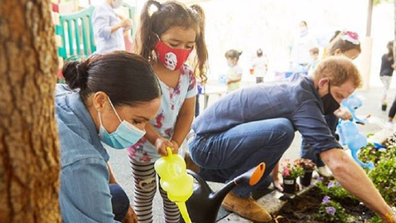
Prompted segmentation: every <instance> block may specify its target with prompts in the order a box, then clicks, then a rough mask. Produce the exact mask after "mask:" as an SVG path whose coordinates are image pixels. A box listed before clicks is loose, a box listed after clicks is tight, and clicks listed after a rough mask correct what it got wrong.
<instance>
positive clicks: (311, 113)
mask: <svg viewBox="0 0 396 223" xmlns="http://www.w3.org/2000/svg"><path fill="white" fill-rule="evenodd" d="M282 117H283V118H287V119H289V120H290V121H291V123H292V124H293V126H294V128H295V129H296V130H298V131H299V132H300V133H301V135H302V136H303V137H304V139H305V140H306V141H307V142H308V143H309V144H310V145H311V146H312V147H313V148H314V149H315V150H316V152H317V153H320V152H322V151H325V150H328V149H332V148H342V147H341V145H340V144H339V143H338V142H337V141H336V139H335V138H334V137H333V135H332V134H331V132H330V130H329V127H328V125H327V124H326V121H325V119H324V117H323V104H322V101H321V99H320V96H319V94H318V92H317V90H316V89H315V87H314V84H313V81H312V80H311V79H310V78H308V77H305V76H300V75H299V74H295V75H293V76H292V77H290V78H289V79H288V80H287V81H285V82H281V83H277V84H259V85H255V86H252V87H247V88H243V89H241V90H238V91H236V92H233V93H230V94H228V95H226V96H224V97H223V98H221V99H220V100H218V101H217V102H215V103H214V104H213V105H212V106H210V107H209V108H207V109H206V110H205V111H204V112H203V114H200V115H199V116H198V118H197V119H196V120H195V121H194V123H193V129H194V131H195V133H196V134H198V135H199V134H212V133H217V132H222V131H226V130H228V129H230V128H232V127H234V126H237V125H239V124H242V123H246V122H251V121H257V120H264V119H271V118H282Z"/></svg>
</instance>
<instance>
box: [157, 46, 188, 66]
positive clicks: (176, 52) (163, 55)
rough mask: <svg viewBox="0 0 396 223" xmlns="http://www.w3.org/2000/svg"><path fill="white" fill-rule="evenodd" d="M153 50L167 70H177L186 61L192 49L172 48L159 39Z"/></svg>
mask: <svg viewBox="0 0 396 223" xmlns="http://www.w3.org/2000/svg"><path fill="white" fill-rule="evenodd" d="M155 50H156V51H157V56H158V58H159V60H160V61H161V63H162V64H163V65H164V66H165V67H166V68H168V69H169V70H178V69H180V67H181V66H182V65H183V64H184V62H186V60H187V58H188V56H189V55H190V53H191V51H192V50H193V49H190V50H185V49H173V48H171V47H169V46H168V45H166V44H165V43H164V42H162V41H161V40H159V41H158V42H157V44H156V45H155Z"/></svg>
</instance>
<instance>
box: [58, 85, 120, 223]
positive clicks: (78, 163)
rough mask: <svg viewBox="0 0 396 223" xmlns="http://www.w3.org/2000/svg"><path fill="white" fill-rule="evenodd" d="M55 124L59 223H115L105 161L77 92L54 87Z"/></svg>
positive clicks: (103, 153)
mask: <svg viewBox="0 0 396 223" xmlns="http://www.w3.org/2000/svg"><path fill="white" fill-rule="evenodd" d="M55 108H56V120H57V123H58V132H59V142H60V147H61V177H60V178H61V179H60V189H59V203H60V208H61V213H62V218H63V222H70V223H79V222H81V223H90V222H100V223H107V222H112V223H113V222H115V220H114V219H113V218H114V215H113V211H112V205H111V194H110V190H109V172H108V169H107V166H106V162H107V161H108V160H109V155H108V154H107V152H106V150H105V148H104V147H103V145H102V144H101V142H100V138H99V136H98V131H97V130H96V127H95V124H94V122H93V120H92V118H91V115H90V114H89V112H88V110H87V108H86V107H85V105H84V104H83V103H82V101H81V99H80V95H79V93H78V92H72V91H70V90H68V89H67V87H65V85H59V84H58V85H57V86H56V96H55Z"/></svg>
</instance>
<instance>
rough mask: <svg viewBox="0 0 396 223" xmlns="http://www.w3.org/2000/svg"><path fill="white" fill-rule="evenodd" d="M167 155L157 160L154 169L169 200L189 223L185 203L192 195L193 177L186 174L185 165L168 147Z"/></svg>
mask: <svg viewBox="0 0 396 223" xmlns="http://www.w3.org/2000/svg"><path fill="white" fill-rule="evenodd" d="M166 150H167V152H168V155H167V156H163V157H161V158H160V159H158V160H157V161H156V162H155V164H154V168H155V171H157V173H158V175H159V176H160V178H161V179H160V184H161V187H162V189H164V190H165V191H166V192H167V194H168V198H169V200H171V201H172V202H175V203H176V205H177V206H178V207H179V210H180V213H181V215H182V217H183V219H184V221H185V222H186V223H191V219H190V216H189V215H188V212H187V207H186V203H185V202H186V201H187V200H188V198H190V196H191V195H192V194H193V177H192V176H190V175H188V174H187V172H186V163H185V161H184V159H183V158H182V157H181V156H179V155H178V154H173V153H172V149H171V148H170V147H167V148H166Z"/></svg>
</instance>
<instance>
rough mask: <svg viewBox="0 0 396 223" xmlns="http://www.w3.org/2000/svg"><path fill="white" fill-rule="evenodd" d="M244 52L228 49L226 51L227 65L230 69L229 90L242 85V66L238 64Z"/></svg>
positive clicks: (228, 76)
mask: <svg viewBox="0 0 396 223" xmlns="http://www.w3.org/2000/svg"><path fill="white" fill-rule="evenodd" d="M241 54H242V52H239V51H236V50H228V51H227V52H226V53H225V57H226V58H227V65H228V66H229V67H230V69H229V70H228V72H227V82H226V84H227V92H231V91H234V90H237V89H239V88H240V87H241V79H242V73H243V70H242V68H241V67H240V66H239V65H238V60H239V56H240V55H241Z"/></svg>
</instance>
